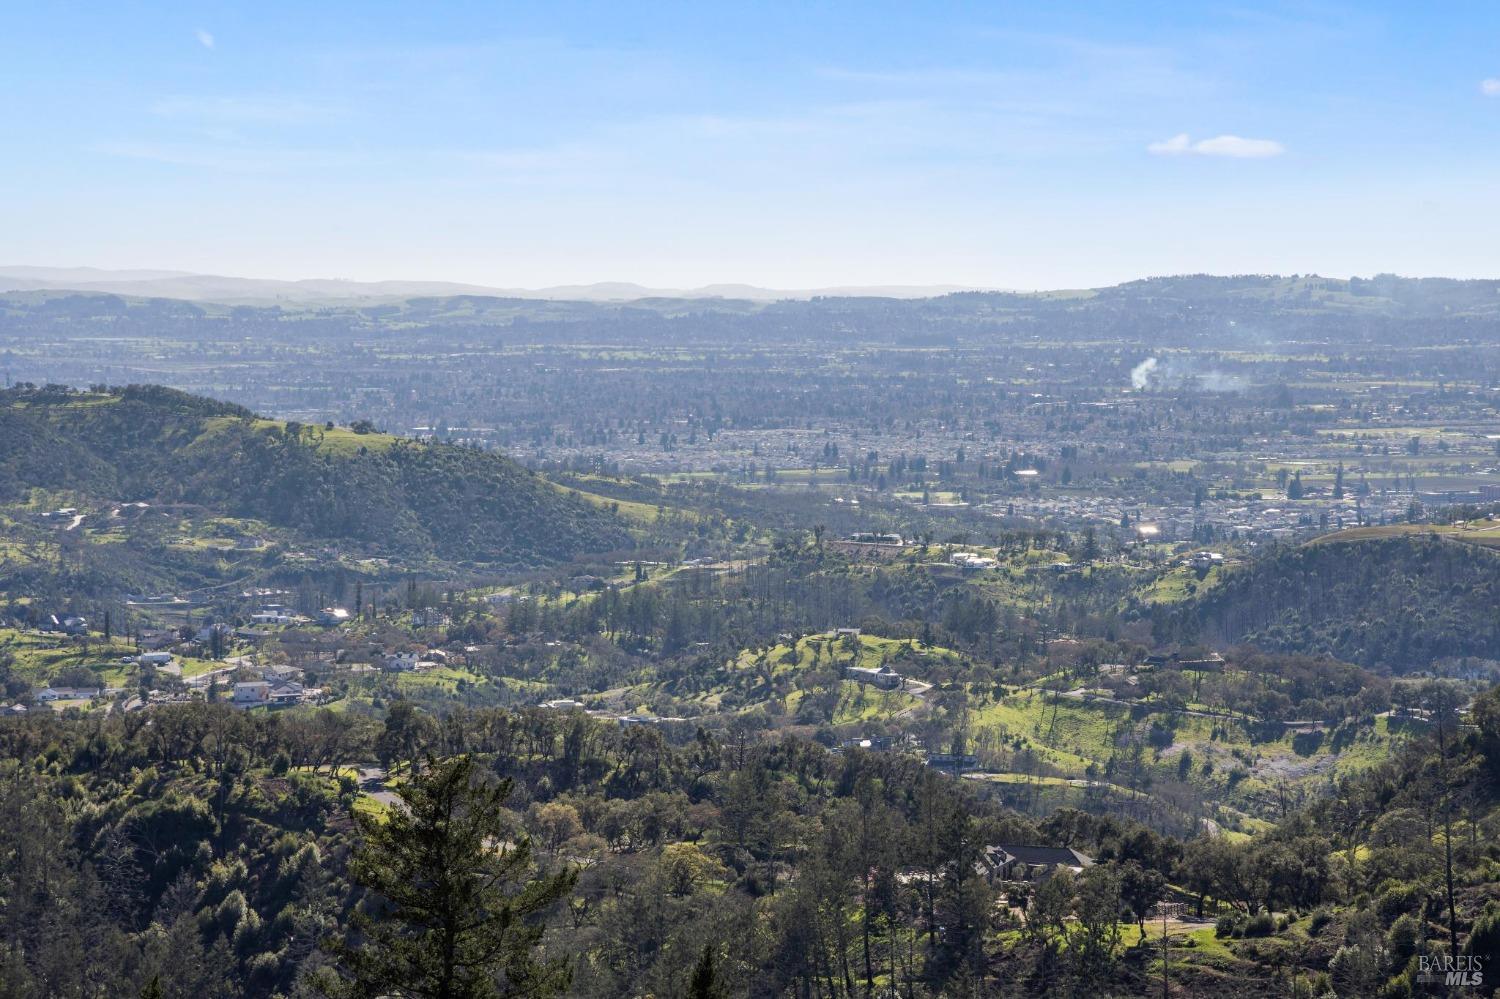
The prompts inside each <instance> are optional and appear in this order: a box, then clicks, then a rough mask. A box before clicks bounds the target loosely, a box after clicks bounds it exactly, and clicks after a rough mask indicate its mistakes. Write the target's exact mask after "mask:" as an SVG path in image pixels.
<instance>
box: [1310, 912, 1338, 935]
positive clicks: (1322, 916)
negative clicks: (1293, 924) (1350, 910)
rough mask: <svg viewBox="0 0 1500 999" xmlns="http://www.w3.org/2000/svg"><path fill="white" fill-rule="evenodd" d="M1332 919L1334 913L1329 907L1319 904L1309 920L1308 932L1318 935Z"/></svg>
mask: <svg viewBox="0 0 1500 999" xmlns="http://www.w3.org/2000/svg"><path fill="white" fill-rule="evenodd" d="M1332 920H1333V913H1331V912H1329V911H1328V909H1327V907H1325V906H1319V907H1318V908H1316V909H1314V910H1313V914H1312V918H1311V919H1309V920H1308V922H1307V932H1308V933H1309V934H1310V935H1312V936H1317V935H1318V934H1319V933H1322V932H1323V927H1325V926H1327V925H1328V924H1329V923H1330V922H1331V921H1332Z"/></svg>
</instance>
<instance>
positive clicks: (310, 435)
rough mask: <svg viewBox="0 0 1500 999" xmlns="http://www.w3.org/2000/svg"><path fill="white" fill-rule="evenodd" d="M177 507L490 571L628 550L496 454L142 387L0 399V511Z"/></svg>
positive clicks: (29, 392)
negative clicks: (51, 506)
mask: <svg viewBox="0 0 1500 999" xmlns="http://www.w3.org/2000/svg"><path fill="white" fill-rule="evenodd" d="M33 489H42V490H46V491H48V492H49V493H62V494H66V495H69V496H74V497H76V498H77V500H78V501H79V502H80V503H81V502H86V501H88V500H90V499H92V500H97V501H115V502H128V501H143V502H147V503H150V504H153V505H162V504H188V505H193V506H197V507H202V508H205V509H206V510H207V511H209V512H210V513H213V514H217V515H222V516H225V517H231V518H241V519H248V520H254V521H259V522H263V523H265V524H268V525H272V526H274V527H278V528H285V529H289V530H291V531H294V532H296V534H297V536H298V537H300V538H302V539H305V540H306V541H307V542H309V543H336V544H342V545H345V546H349V547H354V548H358V549H360V550H362V551H365V552H368V553H371V554H379V555H388V556H398V557H435V558H440V559H444V560H449V561H454V562H465V563H478V564H485V565H493V566H503V567H527V566H537V565H545V564H551V563H556V562H559V561H564V560H567V559H569V558H571V557H573V556H575V555H578V554H582V553H585V552H601V551H610V550H614V549H617V548H623V547H629V546H630V544H631V539H630V536H629V534H628V533H627V532H626V530H625V527H624V524H623V522H622V521H621V520H620V519H619V518H618V517H617V516H615V515H614V514H613V513H612V512H611V511H609V510H608V509H604V508H601V507H599V506H598V505H596V504H591V503H588V502H586V501H585V500H584V499H582V498H579V497H577V496H574V495H571V494H569V493H567V492H565V491H563V490H561V489H558V488H557V487H556V486H554V485H553V484H552V483H550V482H548V481H547V480H545V479H542V478H540V477H539V476H536V475H534V474H532V473H531V472H529V471H527V470H526V469H524V468H522V467H520V466H519V465H517V464H515V463H514V462H513V461H510V460H509V459H507V458H504V457H501V456H499V455H494V454H488V453H484V452H480V451H475V450H472V449H467V448H460V447H456V446H452V445H445V444H429V443H422V442H415V441H408V440H404V439H399V438H395V437H391V436H388V435H385V434H378V433H373V432H367V433H361V432H357V431H356V430H353V429H347V428H336V427H331V426H303V425H300V424H297V423H284V422H280V421H274V420H265V419H261V418H258V417H256V416H255V415H254V414H253V413H250V412H249V411H248V410H245V409H243V408H241V407H238V406H233V405H229V404H226V403H221V402H217V401H215V400H212V399H206V398H202V397H198V396H192V395H187V394H185V393H182V392H177V391H174V390H171V389H165V388H159V387H156V386H131V387H127V388H123V389H110V390H101V391H91V392H71V391H67V390H61V389H51V388H48V389H34V388H24V389H11V390H7V391H5V392H3V393H0V503H12V504H17V503H25V502H27V501H28V500H29V498H30V495H31V490H33Z"/></svg>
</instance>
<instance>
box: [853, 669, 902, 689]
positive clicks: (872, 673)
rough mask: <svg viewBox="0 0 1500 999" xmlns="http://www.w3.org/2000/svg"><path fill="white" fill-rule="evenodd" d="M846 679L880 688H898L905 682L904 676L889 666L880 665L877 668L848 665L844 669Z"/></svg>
mask: <svg viewBox="0 0 1500 999" xmlns="http://www.w3.org/2000/svg"><path fill="white" fill-rule="evenodd" d="M844 676H845V677H846V678H847V679H850V680H854V681H856V682H858V683H868V684H869V685H870V686H872V687H878V688H880V689H881V690H898V689H900V688H901V687H902V686H903V685H905V683H906V679H905V677H903V676H902V675H901V674H900V673H897V672H896V671H895V670H893V669H891V668H890V667H889V666H881V667H880V668H879V669H871V668H869V667H867V666H849V667H846V668H845V669H844Z"/></svg>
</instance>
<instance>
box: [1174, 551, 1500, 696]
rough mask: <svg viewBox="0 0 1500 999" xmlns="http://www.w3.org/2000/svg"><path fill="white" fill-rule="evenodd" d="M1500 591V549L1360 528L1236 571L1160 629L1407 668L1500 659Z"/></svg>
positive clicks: (1401, 670)
mask: <svg viewBox="0 0 1500 999" xmlns="http://www.w3.org/2000/svg"><path fill="white" fill-rule="evenodd" d="M1349 533H1353V532H1349ZM1331 537H1332V538H1333V539H1338V538H1339V537H1340V535H1333V536H1331ZM1497 598H1500V555H1497V554H1496V553H1495V552H1494V551H1492V550H1491V549H1490V548H1488V547H1486V546H1483V545H1480V544H1468V543H1465V542H1462V541H1457V540H1453V539H1451V538H1448V537H1444V536H1441V535H1436V534H1416V533H1410V534H1373V535H1358V536H1356V537H1354V538H1351V539H1349V540H1347V541H1345V542H1343V543H1332V542H1330V541H1328V540H1325V541H1323V542H1321V543H1313V544H1307V545H1301V546H1298V547H1294V548H1286V549H1284V550H1280V551H1277V552H1275V553H1272V554H1271V555H1269V556H1267V557H1265V558H1263V559H1261V560H1259V561H1257V562H1255V563H1252V564H1250V565H1247V566H1245V567H1244V568H1242V569H1240V570H1238V571H1235V572H1231V573H1228V574H1227V575H1226V576H1225V577H1224V578H1223V580H1222V581H1221V582H1220V583H1219V584H1218V585H1217V586H1215V587H1213V588H1212V589H1211V590H1208V591H1207V592H1205V593H1204V594H1203V595H1202V596H1200V597H1198V598H1197V599H1195V600H1193V601H1190V602H1188V603H1186V604H1183V605H1181V606H1180V607H1179V608H1177V609H1176V610H1175V611H1173V612H1172V613H1171V614H1169V615H1166V616H1164V618H1163V619H1161V620H1159V621H1158V632H1159V633H1161V632H1166V633H1167V634H1159V637H1164V638H1166V637H1175V638H1201V639H1204V640H1208V641H1214V642H1220V643H1240V642H1247V643H1253V644H1255V645H1258V646H1260V647H1262V648H1265V649H1274V650H1278V651H1286V652H1304V653H1310V654H1316V653H1328V654H1330V655H1333V656H1336V657H1338V658H1340V659H1343V660H1345V661H1347V662H1353V663H1358V664H1359V665H1361V666H1366V667H1371V668H1381V669H1388V670H1390V671H1392V672H1395V673H1407V672H1411V671H1414V670H1420V669H1425V668H1426V667H1427V666H1428V665H1430V664H1431V663H1432V662H1433V661H1434V660H1438V659H1443V658H1448V657H1459V656H1475V657H1482V658H1487V659H1497V658H1500V618H1497V616H1496V614H1495V606H1496V600H1497Z"/></svg>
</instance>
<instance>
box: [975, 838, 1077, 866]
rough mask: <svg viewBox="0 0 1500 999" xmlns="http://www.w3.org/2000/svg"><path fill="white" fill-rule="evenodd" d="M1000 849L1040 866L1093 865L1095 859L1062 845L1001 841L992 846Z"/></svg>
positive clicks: (1008, 854) (1024, 861)
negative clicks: (1035, 844) (1033, 844)
mask: <svg viewBox="0 0 1500 999" xmlns="http://www.w3.org/2000/svg"><path fill="white" fill-rule="evenodd" d="M990 849H991V850H999V851H1001V852H1003V853H1004V854H1005V855H1006V856H1008V857H1010V858H1011V859H1013V860H1017V861H1020V862H1021V863H1023V864H1026V865H1028V866H1038V867H1042V866H1045V867H1091V866H1093V863H1094V862H1093V861H1092V860H1090V859H1089V858H1088V857H1087V856H1085V855H1084V854H1082V853H1079V852H1078V851H1077V850H1070V849H1068V848H1067V847H1062V846H1027V845H1024V844H1020V843H1001V844H1000V845H999V846H992V847H990Z"/></svg>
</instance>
